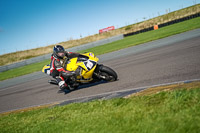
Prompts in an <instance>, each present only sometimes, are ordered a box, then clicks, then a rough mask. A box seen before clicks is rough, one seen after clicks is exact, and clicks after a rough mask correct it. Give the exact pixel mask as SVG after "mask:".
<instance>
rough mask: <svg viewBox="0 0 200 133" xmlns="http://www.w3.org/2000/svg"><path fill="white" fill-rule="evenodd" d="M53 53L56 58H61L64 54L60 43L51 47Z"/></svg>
mask: <svg viewBox="0 0 200 133" xmlns="http://www.w3.org/2000/svg"><path fill="white" fill-rule="evenodd" d="M53 55H54V56H55V57H57V58H61V59H63V57H64V56H65V49H64V48H63V46H61V45H56V46H54V48H53Z"/></svg>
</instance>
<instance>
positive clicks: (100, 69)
mask: <svg viewBox="0 0 200 133" xmlns="http://www.w3.org/2000/svg"><path fill="white" fill-rule="evenodd" d="M98 61H99V59H98V58H97V57H96V56H95V55H94V54H93V53H92V52H89V53H85V54H81V55H80V56H78V57H76V58H72V59H70V60H67V59H66V60H64V63H63V67H64V68H65V69H66V70H67V71H74V72H75V74H76V77H71V78H68V79H66V80H65V82H66V83H67V84H68V86H69V87H70V90H71V89H76V88H78V86H79V85H81V84H84V83H93V82H98V81H101V80H104V81H108V82H111V81H116V80H117V73H116V72H115V71H114V70H113V69H111V68H109V67H107V66H104V65H102V64H98ZM49 69H50V66H49V65H46V66H44V67H43V69H42V72H44V73H47V74H49ZM49 83H51V84H57V83H56V81H55V80H50V81H49Z"/></svg>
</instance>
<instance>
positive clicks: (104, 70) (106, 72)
mask: <svg viewBox="0 0 200 133" xmlns="http://www.w3.org/2000/svg"><path fill="white" fill-rule="evenodd" d="M99 70H100V72H99V76H100V78H101V79H103V80H105V81H109V82H111V81H116V80H117V73H116V72H115V71H114V70H113V69H111V68H109V67H107V66H101V67H100V69H99Z"/></svg>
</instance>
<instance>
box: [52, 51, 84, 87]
mask: <svg viewBox="0 0 200 133" xmlns="http://www.w3.org/2000/svg"><path fill="white" fill-rule="evenodd" d="M79 55H80V54H79V53H72V52H67V51H65V56H66V57H67V58H68V59H71V58H75V57H78V56H79ZM63 62H64V60H63V59H61V58H59V57H58V56H56V55H55V54H52V56H51V63H50V75H51V76H52V77H53V78H55V79H56V80H57V82H58V85H59V87H60V89H61V90H63V89H65V88H67V87H68V85H67V83H66V82H65V79H66V78H68V77H70V76H75V72H73V71H66V70H65V69H64V68H63Z"/></svg>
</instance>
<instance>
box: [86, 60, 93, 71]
mask: <svg viewBox="0 0 200 133" xmlns="http://www.w3.org/2000/svg"><path fill="white" fill-rule="evenodd" d="M87 67H88V68H89V69H92V67H93V63H92V62H91V61H90V60H88V61H87Z"/></svg>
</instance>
